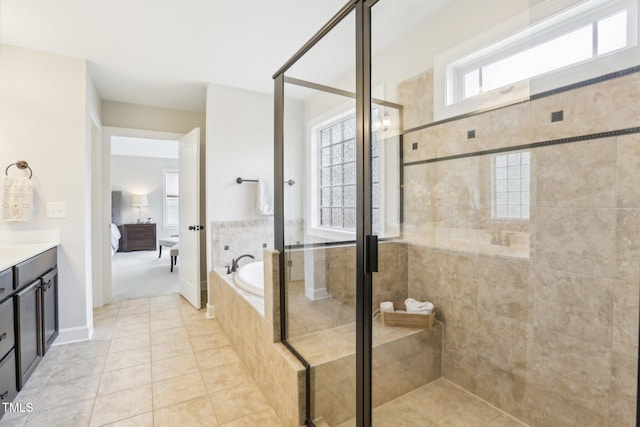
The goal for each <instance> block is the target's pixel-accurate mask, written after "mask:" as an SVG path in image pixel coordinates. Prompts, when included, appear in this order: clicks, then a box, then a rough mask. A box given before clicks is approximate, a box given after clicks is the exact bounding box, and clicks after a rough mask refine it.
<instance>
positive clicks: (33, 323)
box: [15, 279, 43, 390]
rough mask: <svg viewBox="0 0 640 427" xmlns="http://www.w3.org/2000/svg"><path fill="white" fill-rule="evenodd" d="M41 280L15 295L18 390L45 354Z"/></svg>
mask: <svg viewBox="0 0 640 427" xmlns="http://www.w3.org/2000/svg"><path fill="white" fill-rule="evenodd" d="M40 282H41V281H40V279H38V280H36V281H34V282H33V283H30V284H29V285H27V287H25V288H24V289H22V290H21V291H19V292H18V293H17V294H16V296H15V299H16V319H17V322H16V326H17V330H16V338H17V340H18V346H17V348H18V360H17V362H18V369H17V375H18V390H22V387H24V385H25V383H26V382H27V380H28V379H29V377H30V376H31V374H32V373H33V371H34V370H35V369H36V367H37V366H38V363H40V359H42V355H43V351H42V328H41V322H42V318H41V311H40V306H41V302H40Z"/></svg>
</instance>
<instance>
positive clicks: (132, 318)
mask: <svg viewBox="0 0 640 427" xmlns="http://www.w3.org/2000/svg"><path fill="white" fill-rule="evenodd" d="M149 320H150V319H149V313H148V312H146V313H135V314H127V315H123V314H122V312H121V313H120V314H119V315H118V318H117V319H116V324H115V326H116V327H123V326H131V325H137V324H140V323H144V322H148V321H149Z"/></svg>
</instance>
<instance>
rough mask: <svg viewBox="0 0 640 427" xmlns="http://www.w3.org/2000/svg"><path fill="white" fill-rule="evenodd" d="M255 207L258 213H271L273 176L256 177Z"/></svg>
mask: <svg viewBox="0 0 640 427" xmlns="http://www.w3.org/2000/svg"><path fill="white" fill-rule="evenodd" d="M257 193H258V194H257V199H256V208H257V209H258V213H259V214H260V215H273V205H274V202H273V178H269V177H266V176H261V177H259V178H258V191H257Z"/></svg>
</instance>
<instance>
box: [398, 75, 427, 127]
mask: <svg viewBox="0 0 640 427" xmlns="http://www.w3.org/2000/svg"><path fill="white" fill-rule="evenodd" d="M396 95H397V98H398V103H399V104H401V105H402V106H403V107H404V108H403V109H402V120H403V128H404V129H411V128H414V127H417V126H420V125H423V124H426V123H431V122H433V69H429V70H427V71H424V72H422V73H420V74H418V75H416V76H414V77H411V78H409V79H407V80H405V81H403V82H401V83H399V84H398V86H397V88H396Z"/></svg>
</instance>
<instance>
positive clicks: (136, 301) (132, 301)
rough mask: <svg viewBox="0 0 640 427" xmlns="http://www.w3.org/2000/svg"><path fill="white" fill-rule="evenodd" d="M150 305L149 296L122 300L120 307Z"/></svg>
mask: <svg viewBox="0 0 640 427" xmlns="http://www.w3.org/2000/svg"><path fill="white" fill-rule="evenodd" d="M141 305H142V306H144V305H146V306H148V305H149V298H136V299H128V300H124V301H120V309H123V308H129V307H136V306H141Z"/></svg>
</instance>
